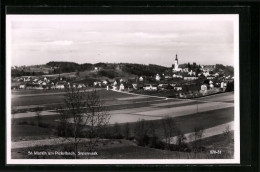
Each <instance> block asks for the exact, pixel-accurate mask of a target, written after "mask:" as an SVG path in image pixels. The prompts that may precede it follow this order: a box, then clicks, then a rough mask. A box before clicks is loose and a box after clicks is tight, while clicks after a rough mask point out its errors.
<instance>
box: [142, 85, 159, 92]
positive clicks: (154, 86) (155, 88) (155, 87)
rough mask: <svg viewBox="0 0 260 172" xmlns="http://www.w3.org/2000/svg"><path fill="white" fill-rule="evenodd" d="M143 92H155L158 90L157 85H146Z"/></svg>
mask: <svg viewBox="0 0 260 172" xmlns="http://www.w3.org/2000/svg"><path fill="white" fill-rule="evenodd" d="M143 88H144V90H147V91H148V90H149V91H156V90H157V89H158V88H157V85H154V84H147V85H145V86H144V87H143Z"/></svg>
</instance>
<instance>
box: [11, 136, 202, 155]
mask: <svg viewBox="0 0 260 172" xmlns="http://www.w3.org/2000/svg"><path fill="white" fill-rule="evenodd" d="M28 151H46V152H55V151H68V152H71V151H73V146H72V145H71V144H63V145H55V146H37V147H33V148H19V149H13V150H12V152H11V156H12V158H13V159H17V158H19V159H37V158H39V159H73V158H74V156H60V155H51V156H36V155H31V156H30V155H28ZM78 151H81V152H87V150H86V148H85V146H84V144H82V143H81V144H79V146H78ZM96 152H97V154H98V155H97V156H79V159H190V158H206V157H207V154H204V153H184V152H173V151H168V150H160V149H153V148H147V147H140V146H137V145H135V144H133V143H132V142H131V141H128V140H108V141H106V142H103V143H100V144H99V146H98V147H97V149H96Z"/></svg>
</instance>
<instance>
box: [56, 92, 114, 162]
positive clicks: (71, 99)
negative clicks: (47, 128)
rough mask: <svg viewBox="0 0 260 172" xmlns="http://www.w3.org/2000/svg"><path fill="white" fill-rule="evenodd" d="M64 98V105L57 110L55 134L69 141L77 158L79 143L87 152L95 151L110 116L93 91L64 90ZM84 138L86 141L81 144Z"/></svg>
mask: <svg viewBox="0 0 260 172" xmlns="http://www.w3.org/2000/svg"><path fill="white" fill-rule="evenodd" d="M64 96H65V98H64V103H65V104H64V106H63V107H61V108H60V109H59V110H58V111H59V113H60V125H59V127H58V130H57V132H58V135H59V136H62V137H64V138H65V139H69V140H70V142H71V143H72V144H73V146H74V152H75V158H77V152H78V145H79V144H80V143H84V146H85V147H86V149H87V151H89V152H92V151H93V150H95V148H96V146H97V144H98V142H99V140H100V137H101V134H102V131H103V130H104V128H105V127H106V126H107V124H108V122H109V119H110V114H109V113H108V111H107V109H106V107H105V106H103V104H102V102H101V101H100V98H99V96H98V95H97V92H96V91H95V90H94V91H90V92H87V91H84V90H83V91H82V90H79V89H76V88H70V89H66V93H65V95H64ZM84 138H87V139H88V141H86V142H82V140H83V139H84Z"/></svg>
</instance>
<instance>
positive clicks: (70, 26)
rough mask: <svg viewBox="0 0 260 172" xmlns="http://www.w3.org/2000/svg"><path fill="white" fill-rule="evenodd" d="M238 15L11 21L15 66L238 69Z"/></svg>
mask: <svg viewBox="0 0 260 172" xmlns="http://www.w3.org/2000/svg"><path fill="white" fill-rule="evenodd" d="M233 17H234V15H219V16H218V15H197V16H195V15H193V16H191V15H79V16H78V15H74V16H73V15H68V16H66V15H59V16H58V15H45V16H43V15H26V16H16V15H12V16H8V17H7V22H9V23H10V25H8V24H7V32H8V33H7V46H9V47H8V48H7V55H9V57H10V56H11V60H12V62H11V64H12V66H21V65H35V64H45V63H47V62H49V61H70V62H76V63H80V64H81V63H98V62H108V63H121V62H122V63H139V64H157V65H162V66H167V67H170V66H171V65H172V64H173V63H174V59H175V56H176V54H178V59H179V63H180V64H181V63H188V62H190V63H192V62H196V63H198V64H202V65H203V64H204V65H205V64H217V63H218V64H219V63H220V64H224V65H232V66H233V65H234V37H235V36H237V35H235V34H234V33H235V32H234V20H233V19H234V18H233Z"/></svg>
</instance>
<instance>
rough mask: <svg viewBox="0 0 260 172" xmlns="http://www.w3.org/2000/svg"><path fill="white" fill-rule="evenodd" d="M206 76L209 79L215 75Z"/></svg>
mask: <svg viewBox="0 0 260 172" xmlns="http://www.w3.org/2000/svg"><path fill="white" fill-rule="evenodd" d="M206 78H207V79H209V80H210V79H214V78H215V76H214V75H208V76H207V77H206Z"/></svg>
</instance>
